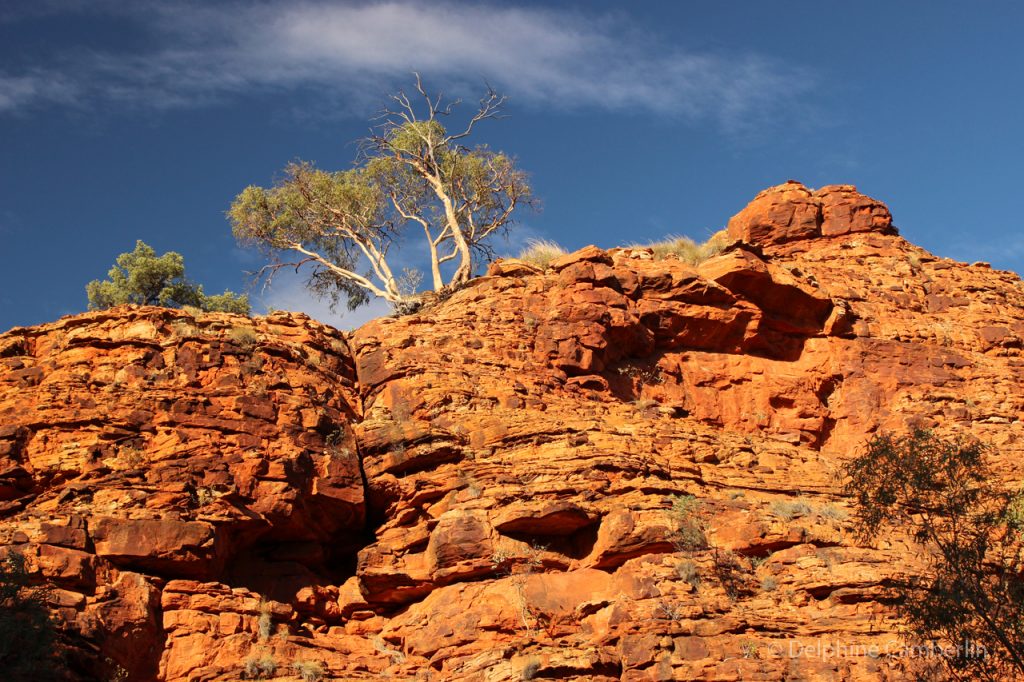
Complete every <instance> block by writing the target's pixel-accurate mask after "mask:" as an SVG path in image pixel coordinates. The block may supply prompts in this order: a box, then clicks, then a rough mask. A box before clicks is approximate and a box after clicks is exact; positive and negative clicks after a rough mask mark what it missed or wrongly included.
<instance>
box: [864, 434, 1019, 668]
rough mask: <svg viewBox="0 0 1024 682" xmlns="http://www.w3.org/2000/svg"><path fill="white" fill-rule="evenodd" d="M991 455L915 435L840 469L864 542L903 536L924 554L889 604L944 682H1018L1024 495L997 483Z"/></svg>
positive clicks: (874, 448) (886, 440) (883, 443)
mask: <svg viewBox="0 0 1024 682" xmlns="http://www.w3.org/2000/svg"><path fill="white" fill-rule="evenodd" d="M990 451H991V450H990V448H989V447H987V446H985V445H984V444H982V443H979V442H978V441H975V440H968V439H966V438H948V439H944V438H940V437H939V436H937V435H935V434H934V433H932V432H930V431H924V430H915V431H913V432H911V433H910V434H908V435H905V436H900V437H896V436H892V435H881V436H877V437H876V438H874V439H873V440H872V441H871V442H870V443H869V444H868V447H867V449H866V451H865V452H864V453H863V454H862V455H860V456H858V457H855V458H854V459H853V460H851V461H850V462H849V464H848V465H847V467H846V473H847V476H848V477H849V478H848V482H847V484H846V491H847V493H849V494H851V495H852V496H853V499H854V501H855V502H856V505H857V511H858V514H857V520H858V521H859V528H860V531H861V534H862V535H863V536H864V537H865V538H871V537H874V536H875V535H876V534H877V533H878V532H879V530H881V529H882V528H883V527H891V528H895V529H899V530H906V531H909V532H910V533H911V535H912V537H913V539H914V540H915V541H916V542H917V543H918V545H919V546H920V548H921V550H922V555H923V556H924V558H925V565H924V567H923V569H922V570H921V571H915V572H913V573H910V574H909V575H897V576H895V577H894V578H892V579H891V581H889V583H890V584H891V590H892V595H891V597H892V599H893V602H894V603H895V604H896V605H897V609H898V611H899V613H900V614H901V615H902V616H903V618H904V619H905V621H906V623H907V626H908V629H909V634H910V635H911V636H912V637H914V638H915V639H916V640H917V642H915V643H914V644H915V646H918V647H921V646H923V647H926V649H927V650H928V651H934V653H935V654H936V655H934V656H930V657H922V658H923V659H928V660H931V661H933V662H938V664H939V666H940V667H942V668H944V669H945V673H946V676H947V677H949V678H950V679H957V680H977V679H985V680H1003V679H1024V579H1022V575H1024V535H1022V534H1024V493H1022V491H1019V490H1016V489H1014V488H1010V487H1006V486H1003V485H1001V484H1000V483H999V478H998V476H996V475H995V472H994V471H993V469H992V465H991V460H990Z"/></svg>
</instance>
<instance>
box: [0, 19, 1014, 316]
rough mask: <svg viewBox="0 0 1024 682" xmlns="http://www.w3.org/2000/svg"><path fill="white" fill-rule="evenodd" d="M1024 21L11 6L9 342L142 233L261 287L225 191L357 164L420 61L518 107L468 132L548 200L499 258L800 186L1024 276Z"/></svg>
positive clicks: (687, 226)
mask: <svg viewBox="0 0 1024 682" xmlns="http://www.w3.org/2000/svg"><path fill="white" fill-rule="evenodd" d="M627 8H628V9H627ZM1022 25H1024V7H1022V6H1020V5H1019V3H1011V2H985V3H962V2H935V1H931V2H925V1H919V2H899V3H895V2H891V1H888V2H860V3H840V2H824V3H823V2H791V3H788V4H784V5H779V4H778V3H762V2H724V1H712V0H709V1H706V2H696V1H689V2H681V1H676V2H669V1H665V2H636V3H621V2H599V1H586V2H559V3H541V2H518V3H517V2H507V1H506V2H501V3H497V2H491V3H487V2H484V3H479V2H476V3H469V2H444V1H442V2H407V1H398V0H396V1H392V2H316V1H310V2H221V3H211V2H205V3H202V2H181V1H177V0H167V1H164V2H155V1H152V0H140V1H138V2H132V3H125V2H107V1H104V0H94V1H91V2H90V1H87V0H64V1H60V2H48V1H46V0H24V1H19V0H0V253H2V254H3V259H2V266H0V331H2V330H4V329H7V328H9V327H11V326H14V325H25V324H35V323H39V322H44V321H48V320H51V319H55V318H57V317H58V316H60V315H64V314H69V313H75V312H79V311H82V310H84V309H85V307H86V299H85V293H84V285H85V284H86V283H87V282H88V281H89V280H91V279H94V278H100V277H103V276H105V273H106V270H107V269H108V268H109V267H110V265H111V263H112V261H113V259H114V257H115V256H116V255H117V254H118V253H121V252H123V251H127V250H130V248H131V247H132V246H133V244H134V241H135V240H136V239H143V240H145V241H147V242H148V243H150V244H151V245H152V246H153V247H154V248H156V249H157V250H158V251H160V252H163V251H166V250H175V251H179V252H181V253H182V254H184V256H185V260H186V264H187V267H188V271H189V275H190V277H191V278H193V279H195V280H196V281H199V282H202V283H203V284H204V285H205V287H206V289H207V291H221V290H223V289H225V288H231V289H234V290H236V291H238V290H241V289H243V288H245V287H246V286H247V282H248V278H247V276H246V275H245V272H246V271H251V270H253V269H255V268H257V267H259V265H260V264H261V261H260V260H259V258H258V257H257V255H256V254H254V253H251V252H247V251H245V250H242V249H240V248H238V247H237V246H236V245H235V244H234V241H233V239H232V237H231V234H230V228H229V226H228V224H227V222H226V220H225V218H224V211H225V210H226V208H227V207H228V205H229V204H230V202H231V199H232V198H233V197H234V195H235V194H237V193H238V192H239V191H240V190H241V189H243V188H244V187H245V186H246V185H248V184H263V185H266V184H269V183H270V182H271V181H272V179H273V178H274V176H275V174H276V173H277V172H278V171H279V170H280V169H281V168H282V167H283V166H284V165H285V164H286V163H287V162H288V161H289V160H292V159H295V158H303V159H309V160H313V161H316V162H317V163H318V164H319V165H320V166H322V167H325V168H328V169H340V168H344V167H347V166H348V165H350V164H351V162H352V160H353V158H354V156H355V152H356V149H355V147H354V145H353V144H352V142H353V141H354V140H356V139H357V138H359V137H360V136H362V135H364V134H365V133H366V132H367V128H368V121H369V118H370V117H371V116H372V115H373V113H374V112H375V111H376V110H377V109H378V107H379V106H380V105H381V103H382V102H383V98H384V96H385V95H386V94H387V93H389V92H391V91H393V90H395V89H396V88H398V87H402V86H406V87H408V86H409V84H410V76H409V72H410V71H412V70H418V71H420V72H422V74H423V76H424V78H425V80H426V82H427V85H428V87H430V88H431V89H441V88H443V89H445V90H446V91H448V92H452V93H454V94H464V95H466V96H467V97H469V98H472V96H473V95H474V94H477V93H478V92H479V90H480V88H481V86H482V83H483V82H484V80H487V81H489V82H490V83H491V84H493V85H494V86H495V87H496V88H498V89H499V90H501V91H502V92H504V93H505V94H507V95H508V96H509V97H510V103H509V107H508V109H507V113H508V114H509V118H507V119H505V120H502V121H497V122H493V123H491V124H490V125H487V126H486V127H482V128H481V129H480V134H479V137H478V140H479V141H480V142H486V143H488V144H490V146H492V147H494V148H498V149H502V150H504V151H506V152H510V153H512V154H514V155H516V156H517V158H518V160H519V163H520V165H521V166H522V167H523V168H524V169H526V170H527V171H529V172H530V173H531V176H532V181H533V185H534V189H535V191H536V193H537V194H538V196H539V197H540V199H541V200H542V202H543V210H542V211H541V212H539V213H535V214H533V213H525V214H521V215H520V216H519V218H520V220H521V230H520V231H519V233H518V237H516V238H515V239H514V240H513V242H512V243H510V244H508V245H503V244H500V243H499V245H498V246H499V249H498V250H499V251H504V252H511V251H515V250H516V249H517V248H518V246H519V245H520V244H521V242H522V240H523V239H524V238H525V237H528V236H529V237H546V238H551V239H555V240H557V241H559V242H561V243H562V244H564V245H566V246H567V247H571V248H575V247H579V246H583V245H585V244H588V243H596V244H598V245H601V246H606V247H610V246H615V245H620V244H623V243H626V242H631V241H639V240H646V239H655V238H658V237H660V236H663V235H665V234H668V233H677V234H689V235H691V236H693V237H696V238H701V237H704V236H706V235H708V234H710V233H711V232H713V231H715V230H716V229H719V228H721V227H722V226H723V225H724V224H725V223H726V221H727V220H728V218H729V216H731V215H732V214H733V213H735V212H737V211H739V210H740V209H741V208H742V207H743V206H744V205H745V204H746V202H747V201H749V200H750V198H752V197H753V195H754V194H755V193H756V192H758V191H759V190H761V189H763V188H764V187H767V186H769V185H773V184H777V183H780V182H783V181H785V180H787V179H790V178H794V179H798V180H801V181H802V182H804V183H806V184H808V185H810V186H820V185H824V184H831V183H852V184H856V185H857V186H858V187H859V188H860V189H861V190H862V191H863V192H865V193H867V194H870V195H872V196H874V197H876V198H879V199H881V200H883V201H885V202H886V203H888V204H889V206H890V208H891V209H892V211H893V215H894V218H895V222H896V224H897V225H898V226H899V227H900V228H901V230H902V233H903V234H904V236H906V237H907V238H908V239H910V240H911V241H914V242H916V243H918V244H921V245H922V246H924V247H926V248H928V249H929V250H931V251H933V252H935V253H937V254H939V255H942V256H949V257H953V258H957V259H960V260H965V261H974V260H986V261H990V262H991V263H992V264H993V265H994V266H996V267H999V268H1003V269H1010V270H1015V271H1017V272H1022V271H1024V232H1022V229H1021V227H1022V226H1021V224H1020V220H1021V218H1020V215H1021V213H1020V210H1019V199H1018V197H1019V194H1020V190H1019V187H1020V185H1021V181H1022V179H1024V178H1022V163H1024V162H1022V158H1024V132H1022V126H1021V123H1020V122H1021V121H1022V120H1024V86H1022V85H1021V76H1020V74H1021V73H1022V71H1024V50H1022V49H1021V48H1020V39H1019V30H1020V27H1021V26H1022ZM254 295H255V297H256V299H257V300H258V303H257V306H256V308H257V311H259V312H262V310H263V308H264V306H267V305H271V306H274V307H280V308H291V309H305V310H307V311H309V312H311V313H313V314H315V315H317V316H320V317H322V318H323V319H325V321H329V322H333V323H335V324H338V325H339V326H342V327H349V326H352V325H354V324H358V323H359V322H361V321H362V320H364V319H366V318H367V317H368V316H373V315H375V314H379V313H380V312H381V311H382V308H381V306H373V307H371V308H369V309H366V310H363V311H361V312H359V313H357V314H356V315H355V316H347V317H343V318H339V317H337V316H333V315H331V314H330V313H329V312H328V311H327V310H326V308H325V306H324V305H323V304H320V303H318V302H316V301H313V300H310V299H309V298H308V297H307V296H306V295H305V294H304V293H303V292H302V290H301V283H300V282H299V280H297V279H295V278H291V279H289V278H284V279H281V280H279V281H278V282H276V283H275V286H274V287H273V288H272V289H271V290H269V291H266V292H259V291H256V292H254Z"/></svg>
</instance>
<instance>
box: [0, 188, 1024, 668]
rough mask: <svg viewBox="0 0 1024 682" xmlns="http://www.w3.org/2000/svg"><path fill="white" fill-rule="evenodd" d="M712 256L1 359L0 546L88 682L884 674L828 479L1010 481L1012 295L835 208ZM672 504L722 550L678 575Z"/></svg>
mask: <svg viewBox="0 0 1024 682" xmlns="http://www.w3.org/2000/svg"><path fill="white" fill-rule="evenodd" d="M729 231H730V235H731V236H732V237H733V238H734V239H735V242H734V243H733V244H732V245H731V246H730V247H728V248H727V249H726V250H725V252H724V253H722V254H721V255H718V256H716V257H714V258H712V259H711V260H709V261H707V262H705V263H703V264H701V265H700V266H699V267H696V268H694V267H691V266H688V265H685V264H683V263H681V262H679V261H677V260H674V259H668V260H660V261H655V260H653V259H652V258H651V254H650V253H649V252H648V251H645V250H643V249H613V250H611V251H602V250H600V249H597V248H594V247H588V248H586V249H583V250H581V251H578V252H576V253H574V254H570V255H568V256H565V257H563V258H560V259H558V260H557V261H555V262H553V263H552V264H551V267H550V268H548V269H547V271H545V272H539V271H537V270H536V268H533V267H531V266H529V265H527V264H524V263H519V262H516V261H499V262H497V263H495V264H494V265H492V267H491V269H490V271H489V273H488V275H487V276H486V277H482V278H479V279H477V280H475V281H474V282H473V283H472V284H471V285H470V286H469V287H467V288H465V289H463V290H461V291H459V292H457V293H456V294H454V295H453V296H452V297H451V298H449V299H448V300H447V301H445V302H443V303H441V304H439V305H437V306H435V307H433V308H431V309H429V310H426V311H424V312H422V313H420V314H417V315H409V316H405V317H402V318H398V319H381V320H377V321H375V322H372V323H370V324H368V325H365V326H364V327H362V328H361V329H359V330H357V331H356V332H354V333H351V334H345V333H341V332H338V331H336V330H333V329H330V328H328V327H325V326H323V325H320V324H318V323H316V322H314V321H312V320H310V319H309V318H307V317H305V316H302V315H292V314H276V315H272V316H269V317H266V318H257V319H254V320H249V319H247V318H241V317H235V316H230V315H221V314H209V315H202V316H199V317H193V316H191V315H189V314H186V313H183V312H181V311H172V310H164V309H159V308H121V309H115V310H111V311H105V312H102V313H91V314H86V315H80V316H75V317H69V318H64V319H62V320H60V321H58V322H56V323H53V324H49V325H44V326H41V327H35V328H30V329H14V330H12V331H10V332H8V333H7V334H4V335H0V545H4V546H7V547H11V548H14V549H17V550H18V551H21V552H22V553H24V554H25V556H26V557H27V558H28V559H29V564H30V567H31V569H32V570H33V572H34V574H35V575H36V576H37V577H38V579H39V580H40V581H41V582H45V583H47V584H48V585H50V586H51V587H53V592H52V601H53V606H54V610H55V612H56V613H57V614H58V616H59V618H60V620H61V622H62V623H63V624H64V627H65V629H66V631H67V633H68V634H67V643H68V647H69V659H70V660H71V661H72V663H73V664H74V666H75V667H76V672H77V674H78V676H79V677H81V678H84V679H95V678H96V676H97V675H99V674H109V673H110V672H112V671H114V670H115V666H118V667H120V668H122V669H124V670H125V671H127V673H128V675H129V679H133V680H134V679H138V680H147V679H159V680H175V681H179V680H180V681H185V680H203V681H213V680H224V681H227V680H237V679H239V676H240V675H241V673H242V671H243V667H244V661H245V660H246V659H247V658H248V657H250V656H258V657H272V658H273V659H275V660H276V662H277V663H278V665H279V666H280V667H279V673H280V674H290V673H291V671H290V670H289V669H288V667H289V666H290V664H291V663H292V662H293V661H296V660H300V661H318V662H320V663H322V665H323V667H324V670H325V671H326V672H327V678H328V679H380V678H381V677H384V676H390V677H391V678H393V679H433V680H459V679H462V680H495V681H497V680H518V679H521V678H522V677H523V675H524V674H527V673H531V672H532V673H535V674H536V676H537V677H538V678H543V677H548V678H551V677H560V678H563V679H566V678H569V679H588V680H619V679H622V680H647V679H665V680H667V679H751V678H754V677H758V676H760V677H763V678H766V679H777V678H782V677H784V676H787V675H788V676H790V677H803V678H807V679H886V678H889V679H900V678H902V677H903V676H904V675H905V673H904V671H903V668H902V667H901V666H903V665H904V664H905V663H906V661H905V660H900V659H897V658H886V657H881V658H873V657H870V656H866V655H864V654H866V652H867V651H868V648H869V647H870V646H871V645H877V646H878V647H880V648H881V649H882V650H883V651H884V649H885V647H887V646H888V647H889V648H890V649H892V648H893V645H892V642H893V640H895V639H896V638H897V637H896V635H895V634H894V633H895V632H896V630H897V626H898V624H897V623H895V622H894V621H893V620H892V617H891V615H890V614H889V612H888V610H887V608H886V606H885V605H884V604H883V603H881V602H880V601H879V600H878V597H879V595H880V586H881V585H882V584H883V582H884V581H885V579H886V578H887V577H888V576H890V575H892V574H893V572H895V571H900V570H906V569H907V568H909V567H911V566H912V565H913V561H915V559H914V555H913V550H912V549H911V546H910V544H909V543H908V540H907V538H904V537H901V536H898V535H893V536H890V537H886V538H884V539H883V540H882V541H881V542H879V543H877V544H876V545H873V546H866V545H860V544H858V543H857V541H856V540H855V539H854V536H853V533H852V531H853V527H852V521H851V520H850V519H849V517H848V507H847V504H846V501H845V500H844V499H843V498H842V497H841V496H840V495H839V493H838V485H837V480H836V473H837V472H838V471H839V470H840V468H841V466H842V463H843V462H844V461H845V460H846V459H847V458H848V457H849V456H850V455H851V454H852V453H853V452H855V451H856V450H857V449H858V448H859V447H862V445H863V444H864V442H865V440H866V439H867V438H868V437H869V436H870V435H871V434H873V433H875V432H877V431H878V430H886V429H888V430H900V429H903V428H906V427H907V426H908V425H910V424H913V425H922V426H931V427H935V428H938V429H939V430H942V431H962V432H969V433H972V434H974V435H976V436H978V437H980V438H982V439H984V440H986V441H988V442H991V443H993V444H994V445H996V446H997V447H996V449H995V452H996V454H997V457H998V467H999V471H1000V475H1001V476H1004V477H1005V478H1006V480H1007V481H1010V480H1013V481H1019V480H1020V479H1021V477H1022V475H1021V471H1020V468H1021V462H1022V461H1024V458H1022V457H1021V455H1022V454H1024V446H1022V445H1021V443H1022V436H1024V428H1022V425H1021V422H1020V419H1019V416H1020V414H1021V413H1022V410H1024V358H1022V356H1021V353H1022V345H1024V341H1022V339H1024V289H1022V286H1021V281H1020V279H1019V278H1018V277H1017V276H1016V275H1013V274H1011V273H1004V272H998V271H993V270H991V269H990V268H988V267H986V266H984V265H983V264H978V265H974V266H966V265H963V264H959V263H955V262H953V261H949V260H945V259H939V258H936V257H934V256H931V255H930V254H928V253H926V252H924V251H923V250H921V249H918V248H917V247H915V246H913V245H911V244H909V243H907V242H906V241H904V240H903V239H901V238H900V237H898V236H896V234H895V230H894V229H893V228H892V226H891V219H890V218H889V213H888V210H887V209H886V208H885V206H884V205H882V204H880V203H879V202H877V201H874V200H872V199H869V198H867V197H864V196H863V195H860V194H857V193H856V191H855V190H854V189H853V188H852V187H850V186H831V187H826V188H823V189H821V190H817V191H811V190H809V189H807V188H805V187H803V186H802V185H799V184H797V183H787V184H785V185H781V186H779V187H775V188H772V189H769V190H766V191H765V192H762V193H761V194H760V195H758V197H757V198H755V200H754V202H753V203H751V205H750V206H748V207H747V208H746V209H744V210H743V211H742V212H741V213H740V214H738V215H737V216H736V217H734V218H733V219H732V221H730V225H729ZM684 493H686V494H692V495H694V496H696V497H697V498H698V499H699V500H701V502H702V513H703V514H705V515H706V520H707V524H708V529H707V536H708V539H709V541H710V543H711V545H712V546H713V547H714V548H715V549H714V550H709V551H699V552H681V551H679V520H678V518H676V517H675V516H674V515H673V512H672V501H673V499H674V496H675V495H679V494H684ZM829 645H831V646H843V647H847V649H846V650H847V651H848V652H849V655H847V656H844V657H839V658H837V657H822V656H818V655H811V654H808V655H802V654H801V653H800V652H805V651H808V650H809V649H807V648H806V647H812V649H810V650H811V651H813V647H818V648H819V649H820V647H822V646H829ZM793 654H795V655H793Z"/></svg>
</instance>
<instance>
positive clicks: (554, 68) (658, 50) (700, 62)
mask: <svg viewBox="0 0 1024 682" xmlns="http://www.w3.org/2000/svg"><path fill="white" fill-rule="evenodd" d="M98 6H99V7H101V8H103V9H102V10H100V11H102V12H106V13H112V12H118V13H119V14H122V17H121V19H126V18H127V19H128V20H129V21H131V22H134V25H136V26H137V27H138V30H139V31H140V32H144V34H145V35H147V36H152V41H150V42H151V44H152V45H153V47H152V48H151V49H150V50H148V51H145V52H133V53H125V52H123V51H122V52H109V53H97V52H94V51H93V52H87V53H85V52H83V53H78V54H72V53H55V54H54V55H53V59H52V62H51V63H48V64H34V65H33V67H32V68H33V72H32V73H31V74H30V73H7V74H2V73H0V110H2V109H3V108H6V109H8V110H14V109H17V108H22V107H28V106H39V105H44V104H53V103H55V102H64V103H67V102H70V101H75V102H78V103H82V102H84V101H98V100H116V101H117V102H119V103H122V104H123V103H132V104H140V105H146V106H155V107H175V106H195V105H197V104H200V105H201V104H203V103H205V102H207V101H210V100H212V99H218V98H223V97H229V96H231V95H233V94H237V93H248V92H259V91H272V90H282V89H285V90H294V89H310V90H312V91H315V92H316V93H318V95H320V96H322V97H333V98H336V99H338V100H349V101H350V100H351V99H352V98H355V99H356V100H362V101H365V102H372V101H377V100H379V98H380V95H381V94H382V93H384V92H387V91H389V90H390V89H391V88H392V87H394V84H395V83H401V82H405V81H407V80H408V73H409V71H411V70H418V71H421V72H423V73H424V74H425V75H428V76H429V78H430V81H431V82H432V83H444V84H445V85H446V87H449V88H454V89H455V90H456V91H459V90H461V89H465V88H467V86H469V85H472V86H473V87H474V88H477V87H479V85H480V82H481V81H482V80H484V79H486V80H488V81H489V82H491V83H493V84H494V85H495V86H497V87H498V88H499V89H502V90H504V91H506V92H509V93H511V94H513V95H514V96H515V98H516V100H517V101H518V102H521V103H525V104H527V105H536V106H543V107H549V108H550V107H554V108H559V109H576V108H588V107H599V108H605V109H612V110H635V111H640V112H647V113H650V112H655V113H662V114H669V115H682V116H688V117H700V118H710V119H714V120H717V121H718V122H720V123H722V124H724V125H726V126H729V127H736V126H743V125H745V124H746V123H747V122H749V121H750V120H751V119H756V118H759V117H763V116H765V115H766V114H768V113H770V112H772V111H775V110H778V109H779V107H780V106H785V105H786V103H787V102H792V101H793V99H792V98H793V97H795V96H796V95H798V94H799V93H801V92H803V91H806V90H808V89H810V88H811V87H812V86H813V83H812V80H813V78H812V76H811V74H810V73H809V72H808V71H806V70H805V69H803V68H801V67H799V66H797V65H793V64H787V63H782V62H778V61H774V60H771V59H768V58H766V57H764V56H759V55H756V54H715V53H709V52H696V51H692V50H687V49H685V47H680V46H675V45H670V44H667V43H666V41H665V40H664V38H661V37H659V36H657V35H651V34H648V33H644V32H641V31H640V30H639V29H638V28H637V27H635V26H633V25H632V24H631V23H630V21H629V19H628V18H627V17H624V16H611V15H603V16H593V15H586V14H583V13H580V12H574V11H567V10H562V9H545V8H538V7H536V6H529V7H526V6H524V7H514V6H506V5H498V4H492V3H484V4H470V3H457V2H451V1H448V2H435V3H429V4H428V3H417V2H412V1H411V0H391V1H387V2H359V3H346V4H338V3H328V2H314V1H309V2H298V3H292V2H287V3H286V2H264V3H259V4H251V3H248V4H243V3H229V4H218V5H216V6H209V5H199V4H191V3H183V2H175V1H173V0H169V1H167V2H140V3H137V4H136V3H132V4H129V5H128V8H127V9H125V8H123V7H122V8H119V9H115V7H116V5H111V4H101V5H98ZM76 11H83V10H81V9H78V10H76ZM58 84H59V85H58Z"/></svg>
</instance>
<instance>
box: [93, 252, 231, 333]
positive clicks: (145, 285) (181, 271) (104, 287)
mask: <svg viewBox="0 0 1024 682" xmlns="http://www.w3.org/2000/svg"><path fill="white" fill-rule="evenodd" d="M107 277H109V278H110V279H107V280H103V281H102V282H101V281H99V280H93V281H92V282H89V284H88V285H86V287H85V291H86V294H87V295H88V296H89V310H101V309H103V308H110V307H113V306H116V305H124V304H126V303H135V304H139V305H160V306H166V307H169V308H180V307H182V306H194V307H196V308H201V309H203V310H206V311H208V312H227V313H238V314H240V315H248V314H249V312H250V306H249V297H248V296H247V295H245V294H242V295H238V294H235V293H233V292H231V291H225V292H224V293H223V294H216V295H213V296H207V295H206V294H205V293H203V287H202V285H200V284H193V283H192V282H190V281H188V280H187V279H186V278H185V259H184V258H182V256H181V254H180V253H175V252H174V251H168V252H167V253H165V254H164V255H162V256H157V255H156V251H154V250H153V248H152V247H151V246H149V245H148V244H146V243H145V242H143V241H141V240H140V241H137V242H135V250H134V251H130V252H128V253H122V254H121V255H120V256H118V257H117V261H116V263H115V265H114V267H112V268H111V269H110V272H108V273H107Z"/></svg>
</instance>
